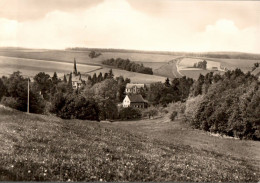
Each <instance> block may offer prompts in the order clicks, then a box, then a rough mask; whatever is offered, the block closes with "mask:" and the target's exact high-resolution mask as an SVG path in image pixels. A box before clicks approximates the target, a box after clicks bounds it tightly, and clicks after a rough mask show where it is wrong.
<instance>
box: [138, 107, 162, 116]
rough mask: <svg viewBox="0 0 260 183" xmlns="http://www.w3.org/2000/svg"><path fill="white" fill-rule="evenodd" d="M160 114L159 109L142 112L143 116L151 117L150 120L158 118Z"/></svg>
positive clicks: (153, 108) (150, 108) (152, 108)
mask: <svg viewBox="0 0 260 183" xmlns="http://www.w3.org/2000/svg"><path fill="white" fill-rule="evenodd" d="M158 113H159V112H158V109H156V108H155V107H149V108H147V109H146V110H144V111H143V112H142V116H143V117H149V119H150V118H154V116H157V115H158Z"/></svg>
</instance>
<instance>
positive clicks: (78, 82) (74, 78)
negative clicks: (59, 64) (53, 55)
mask: <svg viewBox="0 0 260 183" xmlns="http://www.w3.org/2000/svg"><path fill="white" fill-rule="evenodd" d="M70 75H71V82H72V88H73V89H78V88H80V87H82V86H83V85H84V83H85V81H84V80H83V79H82V78H81V73H80V72H78V70H77V63H76V59H75V58H74V67H73V72H72V73H70V74H66V75H65V77H66V79H67V81H69V78H70Z"/></svg>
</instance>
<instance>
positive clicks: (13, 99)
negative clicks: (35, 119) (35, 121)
mask: <svg viewBox="0 0 260 183" xmlns="http://www.w3.org/2000/svg"><path fill="white" fill-rule="evenodd" d="M28 80H29V79H28V78H24V77H23V76H22V75H21V73H20V72H19V71H18V72H14V73H13V74H11V75H10V77H5V76H3V77H2V78H0V100H1V103H2V104H4V105H6V106H8V107H11V108H14V109H17V110H20V111H27V106H28V102H27V101H28V82H29V81H28ZM38 91H39V90H38V86H37V84H36V83H34V84H32V85H30V88H29V111H31V112H33V113H43V112H44V109H45V101H44V99H43V97H42V96H41V95H40V93H39V92H38Z"/></svg>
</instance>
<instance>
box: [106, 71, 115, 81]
mask: <svg viewBox="0 0 260 183" xmlns="http://www.w3.org/2000/svg"><path fill="white" fill-rule="evenodd" d="M107 78H109V79H111V78H114V73H113V70H112V69H110V70H109V73H108V77H107Z"/></svg>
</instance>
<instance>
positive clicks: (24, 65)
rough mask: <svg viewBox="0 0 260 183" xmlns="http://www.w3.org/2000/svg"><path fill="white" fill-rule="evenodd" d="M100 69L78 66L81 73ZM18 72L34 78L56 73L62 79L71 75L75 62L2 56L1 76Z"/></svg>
mask: <svg viewBox="0 0 260 183" xmlns="http://www.w3.org/2000/svg"><path fill="white" fill-rule="evenodd" d="M100 68H101V66H95V65H84V64H77V69H78V71H80V72H81V73H85V72H90V71H93V70H97V69H100ZM18 70H19V71H21V72H22V75H25V76H34V75H36V74H37V73H39V72H45V73H48V74H50V75H51V76H52V75H53V73H54V72H55V71H56V72H57V74H58V76H59V77H61V76H63V74H64V73H70V72H72V71H73V61H71V63H67V62H57V61H47V60H35V59H23V58H14V57H3V56H0V76H1V75H9V74H12V73H13V72H15V71H18Z"/></svg>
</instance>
